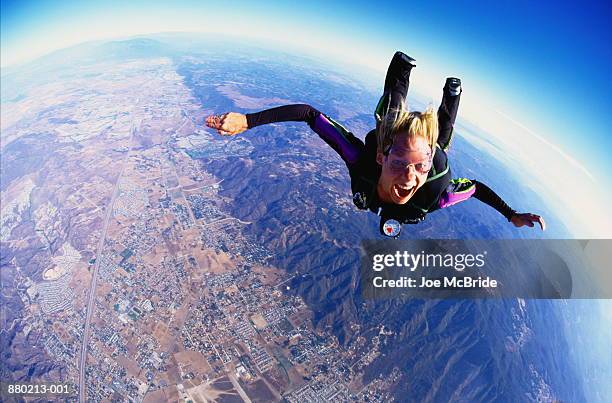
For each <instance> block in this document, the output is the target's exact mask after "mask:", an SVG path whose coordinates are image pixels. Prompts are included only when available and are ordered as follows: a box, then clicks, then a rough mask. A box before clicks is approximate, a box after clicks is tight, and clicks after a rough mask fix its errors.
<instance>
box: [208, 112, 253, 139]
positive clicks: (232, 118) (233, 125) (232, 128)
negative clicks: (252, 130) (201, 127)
mask: <svg viewBox="0 0 612 403" xmlns="http://www.w3.org/2000/svg"><path fill="white" fill-rule="evenodd" d="M206 126H208V127H210V128H212V129H217V132H218V133H219V134H221V135H223V136H235V135H236V134H239V133H242V132H243V131H245V130H247V129H248V128H249V126H248V124H247V119H246V115H243V114H242V113H238V112H228V113H224V114H223V115H210V116H209V117H207V118H206Z"/></svg>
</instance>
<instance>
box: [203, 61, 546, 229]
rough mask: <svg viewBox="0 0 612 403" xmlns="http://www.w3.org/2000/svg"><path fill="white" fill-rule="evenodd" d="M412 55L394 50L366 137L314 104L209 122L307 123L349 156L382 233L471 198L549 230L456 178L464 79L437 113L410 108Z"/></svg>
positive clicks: (356, 195)
mask: <svg viewBox="0 0 612 403" xmlns="http://www.w3.org/2000/svg"><path fill="white" fill-rule="evenodd" d="M413 67H415V64H414V59H412V58H411V57H409V56H407V55H405V54H404V53H402V52H396V53H395V55H394V56H393V59H392V60H391V63H390V65H389V69H388V70H387V75H386V78H385V87H384V92H383V96H382V97H381V99H380V101H379V102H378V105H377V107H376V111H375V118H376V129H375V130H372V131H370V132H369V133H368V134H367V135H366V138H365V143H364V142H363V141H361V140H360V139H358V138H357V137H355V136H354V135H353V134H352V133H351V132H349V131H348V130H346V129H345V128H344V127H343V126H342V125H340V124H339V123H337V122H335V121H334V120H333V119H331V118H330V117H328V116H327V115H324V114H323V113H321V112H319V111H318V110H316V109H315V108H313V107H311V106H310V105H305V104H296V105H285V106H280V107H277V108H272V109H267V110H264V111H261V112H257V113H249V114H246V115H243V114H241V113H236V112H229V113H226V114H223V115H220V116H218V115H213V116H209V117H208V118H207V119H206V124H207V125H208V126H209V127H211V128H214V129H217V131H218V132H219V133H220V134H222V135H229V136H233V135H236V134H239V133H242V132H244V131H245V130H247V129H252V128H254V127H257V126H260V125H264V124H268V123H274V122H286V121H302V122H306V123H308V125H309V126H310V128H311V129H312V130H313V131H314V132H316V133H317V134H318V135H319V136H320V137H321V138H322V139H323V140H324V141H325V142H326V143H327V144H329V145H330V146H331V147H332V148H333V149H334V150H336V152H337V153H338V154H339V155H340V157H341V158H342V159H343V160H344V162H345V163H346V165H347V167H348V170H349V174H350V177H351V189H352V192H353V202H354V204H355V205H356V206H357V207H358V208H359V209H363V210H367V209H369V210H371V211H373V212H374V213H376V214H377V215H379V216H380V217H381V220H380V231H381V233H382V234H383V235H386V236H391V237H397V236H399V233H400V230H401V224H416V223H418V222H420V221H422V220H423V219H424V218H425V216H426V215H427V214H428V213H431V212H433V211H435V210H438V209H441V208H445V207H449V206H452V205H453V204H457V203H459V202H462V201H465V200H467V199H469V198H470V197H475V198H477V199H478V200H480V201H482V202H484V203H486V204H488V205H489V206H491V207H493V208H495V209H496V210H497V211H499V212H500V213H501V214H502V215H503V216H504V217H506V219H507V220H508V221H509V222H512V223H513V224H514V225H515V226H516V227H522V226H525V225H526V226H529V227H533V226H534V223H536V222H537V223H538V224H539V225H540V227H541V228H542V230H544V229H545V224H544V219H543V218H542V217H540V216H538V215H536V214H531V213H517V212H516V211H514V210H513V209H511V208H510V207H509V206H508V205H507V204H506V203H505V202H504V201H503V200H502V199H501V198H500V197H499V196H498V195H497V194H495V192H493V190H491V189H490V188H489V187H488V186H486V185H485V184H484V183H482V182H479V181H477V180H474V179H472V180H469V179H465V178H458V179H451V170H450V166H449V163H448V159H447V155H446V151H447V150H448V147H449V145H450V142H451V138H452V134H453V126H454V123H455V118H456V117H457V110H458V109H459V99H460V97H461V91H462V89H461V81H460V80H459V79H457V78H448V79H447V80H446V84H445V85H444V90H443V96H442V103H441V105H440V107H439V109H438V113H437V114H436V112H435V111H434V110H433V109H432V108H431V107H430V108H428V109H427V110H425V111H424V112H408V111H407V110H405V99H406V95H407V93H408V85H409V78H410V71H411V70H412V68H413Z"/></svg>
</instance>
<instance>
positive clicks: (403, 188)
mask: <svg viewBox="0 0 612 403" xmlns="http://www.w3.org/2000/svg"><path fill="white" fill-rule="evenodd" d="M413 189H414V186H408V185H399V184H398V185H393V191H394V192H395V194H396V195H397V196H398V197H399V198H401V199H403V198H404V197H408V196H410V194H411V193H412V190H413Z"/></svg>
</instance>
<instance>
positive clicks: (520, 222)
mask: <svg viewBox="0 0 612 403" xmlns="http://www.w3.org/2000/svg"><path fill="white" fill-rule="evenodd" d="M510 222H511V223H512V224H514V226H515V227H523V226H525V225H526V226H528V227H533V226H534V225H535V224H534V223H538V224H540V227H541V228H542V231H544V230H545V229H546V223H545V222H544V218H542V217H540V216H539V215H537V214H531V213H515V214H514V215H513V216H512V218H511V219H510Z"/></svg>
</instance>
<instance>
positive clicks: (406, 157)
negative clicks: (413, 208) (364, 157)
mask: <svg viewBox="0 0 612 403" xmlns="http://www.w3.org/2000/svg"><path fill="white" fill-rule="evenodd" d="M376 161H377V162H378V163H379V164H380V165H381V166H382V172H381V175H380V178H379V179H378V186H377V192H378V197H379V198H380V199H381V200H382V201H384V202H387V203H394V204H406V203H407V202H408V201H409V200H410V199H411V198H412V196H414V194H415V193H416V191H417V190H418V189H419V188H420V187H421V186H423V185H424V184H425V181H426V180H427V175H428V173H429V168H430V167H431V161H432V150H431V147H430V146H429V144H428V142H427V140H426V139H425V138H423V137H420V136H419V137H409V136H408V133H398V134H397V135H396V136H395V138H394V142H393V146H392V147H391V149H390V151H389V153H388V154H387V155H384V154H383V153H382V152H378V153H377V155H376ZM409 164H410V165H409Z"/></svg>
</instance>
